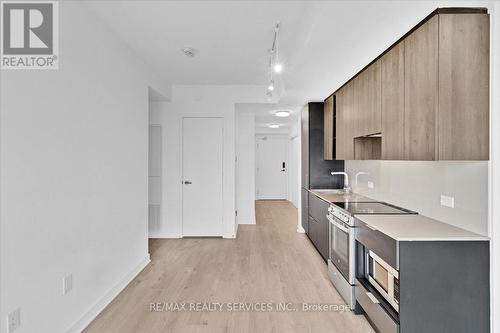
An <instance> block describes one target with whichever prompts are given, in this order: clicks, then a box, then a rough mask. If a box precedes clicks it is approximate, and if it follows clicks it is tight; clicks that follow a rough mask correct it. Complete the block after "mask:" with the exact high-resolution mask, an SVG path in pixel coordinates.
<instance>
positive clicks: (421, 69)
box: [404, 15, 439, 160]
mask: <svg viewBox="0 0 500 333" xmlns="http://www.w3.org/2000/svg"><path fill="white" fill-rule="evenodd" d="M438 22H439V19H438V15H436V16H433V17H432V18H431V19H429V20H428V21H427V22H425V23H424V24H423V25H422V26H420V27H419V28H418V29H417V30H415V31H414V32H413V33H412V34H410V35H409V36H408V37H406V39H405V40H404V47H405V94H404V98H405V122H404V125H405V126H404V130H405V148H406V149H405V151H406V158H407V159H409V160H435V159H437V157H438V156H437V138H438V136H437V116H438V113H437V112H438Z"/></svg>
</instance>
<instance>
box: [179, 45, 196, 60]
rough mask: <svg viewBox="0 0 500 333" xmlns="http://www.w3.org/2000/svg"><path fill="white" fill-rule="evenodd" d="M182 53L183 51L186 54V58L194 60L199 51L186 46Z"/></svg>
mask: <svg viewBox="0 0 500 333" xmlns="http://www.w3.org/2000/svg"><path fill="white" fill-rule="evenodd" d="M181 51H182V53H184V55H185V56H186V57H190V58H193V57H194V56H195V55H196V52H197V50H196V49H195V48H193V47H191V46H185V47H183V48H182V49H181Z"/></svg>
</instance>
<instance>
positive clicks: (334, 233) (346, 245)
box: [327, 205, 356, 309]
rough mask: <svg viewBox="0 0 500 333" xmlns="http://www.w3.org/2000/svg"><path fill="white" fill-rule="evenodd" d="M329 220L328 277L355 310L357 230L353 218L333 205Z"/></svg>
mask: <svg viewBox="0 0 500 333" xmlns="http://www.w3.org/2000/svg"><path fill="white" fill-rule="evenodd" d="M327 218H328V220H329V221H330V226H329V232H330V248H329V259H328V275H329V276H330V280H331V281H332V283H333V285H334V286H335V288H336V289H337V291H338V292H339V293H340V295H341V296H342V298H343V299H344V300H345V301H346V303H347V304H348V305H349V307H350V308H351V309H354V306H355V304H356V297H355V294H354V284H355V281H356V276H355V275H356V266H355V260H354V259H355V258H354V257H355V255H356V254H355V249H356V247H355V246H356V238H355V233H354V231H355V228H354V226H353V225H351V220H352V217H351V216H350V215H349V214H346V213H344V212H343V211H342V210H341V209H340V208H338V207H336V206H333V205H332V206H330V208H329V209H328V215H327Z"/></svg>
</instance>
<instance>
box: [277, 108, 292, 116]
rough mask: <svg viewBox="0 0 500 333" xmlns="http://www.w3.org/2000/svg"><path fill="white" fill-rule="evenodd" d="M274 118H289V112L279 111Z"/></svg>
mask: <svg viewBox="0 0 500 333" xmlns="http://www.w3.org/2000/svg"><path fill="white" fill-rule="evenodd" d="M274 114H275V115H276V117H289V116H290V111H287V110H279V111H276V112H275V113H274Z"/></svg>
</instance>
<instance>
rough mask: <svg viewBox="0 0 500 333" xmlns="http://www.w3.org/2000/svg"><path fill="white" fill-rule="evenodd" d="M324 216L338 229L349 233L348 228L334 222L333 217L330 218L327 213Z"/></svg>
mask: <svg viewBox="0 0 500 333" xmlns="http://www.w3.org/2000/svg"><path fill="white" fill-rule="evenodd" d="M326 218H327V219H328V221H330V223H331V224H333V225H334V226H335V227H336V228H339V229H340V230H342V231H343V232H345V233H346V234H348V233H349V229H348V228H346V227H345V226H343V225H341V224H340V223H338V222H335V220H334V219H332V218H331V217H330V216H329V215H327V216H326Z"/></svg>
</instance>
